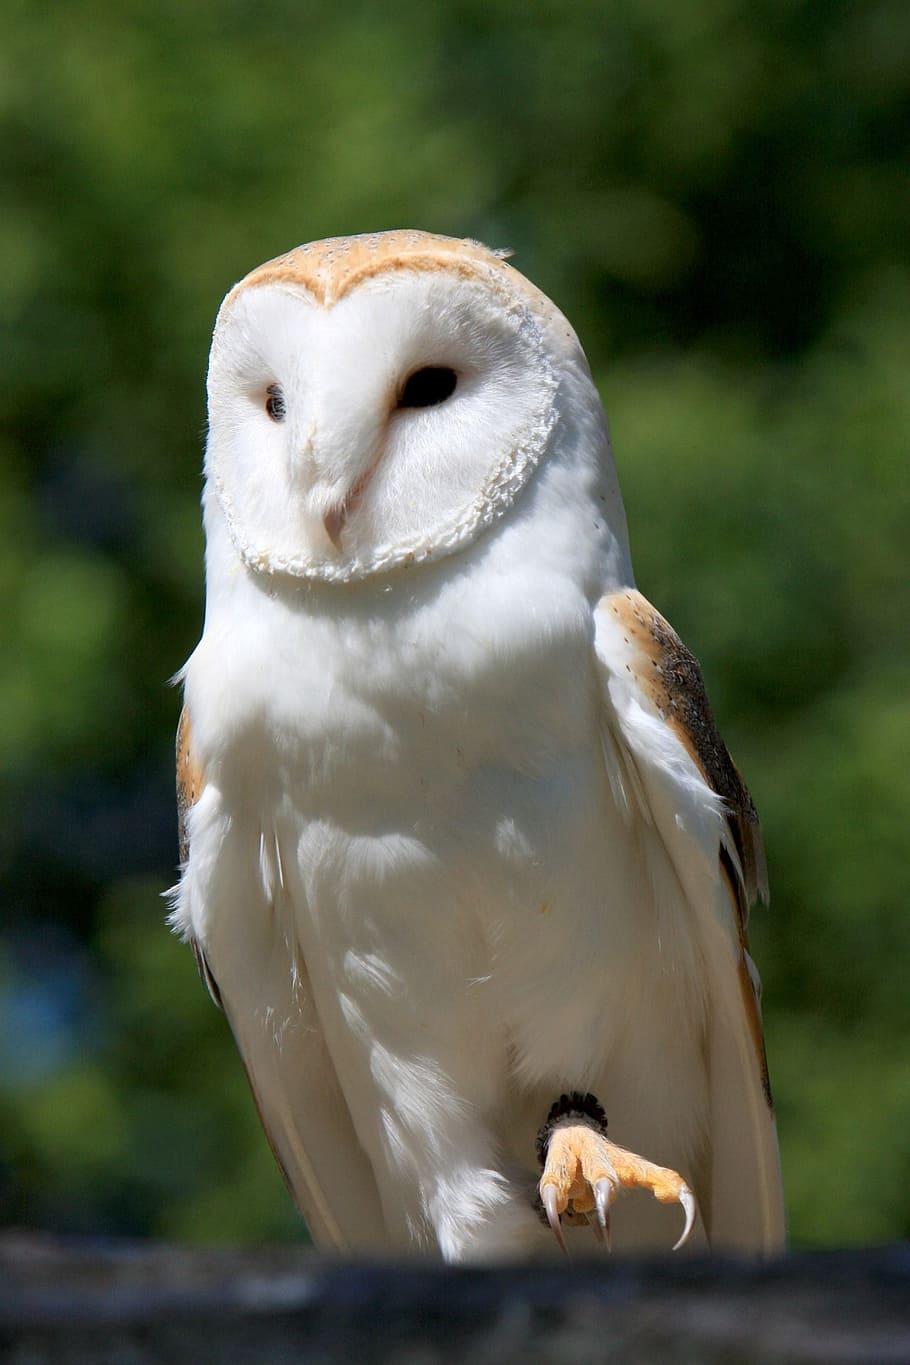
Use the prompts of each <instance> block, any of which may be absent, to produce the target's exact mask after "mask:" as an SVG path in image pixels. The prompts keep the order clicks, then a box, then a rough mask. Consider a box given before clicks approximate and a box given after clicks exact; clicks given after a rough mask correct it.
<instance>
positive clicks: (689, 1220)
mask: <svg viewBox="0 0 910 1365" xmlns="http://www.w3.org/2000/svg"><path fill="white" fill-rule="evenodd" d="M678 1197H679V1202H680V1204H682V1206H683V1210H684V1212H685V1215H686V1226H685V1227H684V1228H683V1230H682V1236H681V1237H680V1239H679V1241H678V1242H675V1243H674V1244H673V1250H674V1251H679V1249H680V1247H682V1246H685V1244H686V1242H688V1240H689V1233H690V1232H691V1231H692V1229H693V1227H694V1226H695V1195H694V1194H693V1193H692V1191H691V1190H690V1189H689V1186H688V1185H683V1187H682V1189H681V1190H680V1192H679V1196H678Z"/></svg>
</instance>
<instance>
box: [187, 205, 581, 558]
mask: <svg viewBox="0 0 910 1365" xmlns="http://www.w3.org/2000/svg"><path fill="white" fill-rule="evenodd" d="M566 365H572V366H574V367H576V368H577V367H579V366H580V367H581V369H582V370H584V374H585V375H587V370H586V367H585V364H584V360H583V357H582V355H581V351H580V348H579V347H578V343H577V340H576V338H575V335H574V333H573V332H572V329H571V328H570V327H569V325H568V323H567V322H566V321H565V319H564V318H563V317H562V315H561V314H560V313H559V312H558V310H557V309H556V308H555V307H554V306H553V305H552V304H551V303H550V302H549V300H548V299H547V298H546V297H545V296H544V295H543V294H541V293H540V291H539V290H537V289H535V288H534V286H533V285H531V284H529V283H528V281H527V280H525V279H524V278H523V276H521V275H520V274H519V273H518V272H517V271H516V270H513V269H512V268H511V266H509V265H507V264H506V262H505V261H504V260H503V259H502V257H501V256H498V255H497V254H496V253H495V252H492V251H489V250H487V249H486V248H485V247H482V246H480V245H478V244H477V243H474V242H468V241H460V240H457V239H454V238H448V237H436V236H432V235H430V234H427V233H423V232H409V231H401V232H388V233H377V234H374V235H371V236H363V237H350V238H336V239H330V240H328V241H325V242H316V243H313V244H311V245H309V246H302V247H298V248H297V249H296V250H294V251H291V252H289V253H288V254H287V255H286V256H281V257H278V258H277V259H276V260H274V261H269V262H267V263H266V264H265V265H263V266H260V267H259V268H258V269H257V270H254V271H253V272H252V274H250V275H248V276H247V277H246V278H245V279H244V280H241V282H240V283H239V284H238V285H236V286H235V287H234V288H233V289H232V290H231V292H230V293H229V294H228V296H227V298H226V299H225V301H224V303H223V304H222V307H221V310H220V312H219V314H218V320H217V322H216V325H215V335H214V339H213V343H212V352H211V360H210V365H209V376H208V398H209V441H208V449H207V456H206V469H207V474H208V478H209V480H210V481H211V483H212V485H213V486H214V488H215V490H216V492H217V495H218V500H219V502H220V505H221V508H222V510H223V512H224V515H225V518H226V521H227V524H228V527H229V530H230V534H231V537H232V539H233V542H234V545H235V547H236V549H237V550H238V552H239V554H240V555H241V557H242V559H243V560H244V562H245V563H246V564H247V565H248V566H249V568H251V569H252V570H254V571H256V572H259V573H267V574H271V573H280V574H290V575H293V576H296V577H300V578H309V579H317V580H322V581H339V582H345V581H350V580H354V579H358V578H362V577H364V576H366V575H370V574H375V573H380V572H383V571H385V570H388V569H391V568H394V567H396V566H399V565H402V564H407V563H411V562H414V561H419V560H425V559H438V558H441V557H443V556H445V555H447V554H451V553H453V552H454V551H457V550H459V549H462V548H463V547H464V546H466V545H467V544H469V543H470V542H471V541H472V540H474V539H475V538H476V537H477V536H479V535H480V534H481V533H482V532H483V531H484V529H485V528H486V527H487V526H489V525H491V524H492V523H493V522H495V521H496V520H497V518H499V517H500V516H501V515H502V514H503V513H504V512H505V510H506V509H507V508H508V507H509V506H510V505H511V504H512V503H513V502H514V500H515V499H516V497H517V496H518V494H519V492H520V491H521V489H522V488H523V487H524V485H525V484H526V483H527V481H528V480H529V478H530V477H531V475H532V473H533V471H534V470H535V468H536V466H537V465H538V464H539V462H540V461H541V459H542V458H543V456H544V454H545V452H546V451H547V447H548V444H549V443H550V441H551V438H552V434H553V430H554V427H555V425H556V421H557V394H558V391H559V388H560V383H561V379H562V377H563V370H564V369H565V366H566ZM587 382H588V383H589V382H590V381H589V380H588V381H587ZM592 393H593V388H592ZM596 401H597V400H596V395H595V396H594V402H595V403H596ZM597 406H598V408H599V404H598V405H597Z"/></svg>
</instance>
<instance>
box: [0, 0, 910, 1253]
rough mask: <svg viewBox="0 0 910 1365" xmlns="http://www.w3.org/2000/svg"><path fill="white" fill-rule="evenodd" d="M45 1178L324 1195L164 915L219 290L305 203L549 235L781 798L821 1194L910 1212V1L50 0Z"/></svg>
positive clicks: (18, 206)
mask: <svg viewBox="0 0 910 1365" xmlns="http://www.w3.org/2000/svg"><path fill="white" fill-rule="evenodd" d="M0 118H2V141H0V155H2V161H3V173H4V190H3V207H2V215H0V261H2V266H3V268H2V271H0V316H2V323H3V326H4V330H5V333H6V342H5V345H4V350H3V354H4V365H5V369H6V380H5V382H4V383H3V385H2V392H0V403H2V436H0V441H2V446H0V588H2V604H3V606H2V612H0V767H2V789H0V794H2V810H0V876H2V922H0V1218H2V1220H3V1221H4V1222H7V1223H24V1224H30V1225H34V1226H39V1227H47V1228H55V1229H67V1230H81V1231H114V1232H123V1233H132V1234H136V1233H138V1234H146V1233H148V1234H154V1235H164V1236H168V1237H180V1238H191V1239H205V1240H236V1239H254V1238H261V1237H283V1236H288V1237H294V1236H300V1235H301V1224H300V1223H299V1221H298V1220H297V1218H296V1216H295V1215H294V1213H293V1211H292V1209H291V1206H290V1202H289V1200H288V1198H287V1196H286V1194H285V1192H284V1188H283V1186H282V1184H281V1181H280V1179H279V1177H278V1175H277V1172H276V1171H275V1169H274V1167H273V1163H272V1159H271V1156H270V1154H269V1151H268V1148H267V1145H266V1142H265V1140H264V1138H263V1137H262V1134H261V1132H260V1129H259V1125H258V1121H257V1119H256V1117H255V1114H254V1112H253V1107H252V1104H251V1101H250V1099H249V1097H248V1094H247V1089H246V1084H245V1081H244V1078H243V1074H242V1070H241V1067H240V1063H239V1061H238V1059H237V1057H236V1055H235V1053H234V1050H233V1046H232V1043H231V1040H230V1038H229V1036H228V1032H227V1028H226V1026H225V1023H224V1020H223V1018H222V1017H221V1016H220V1015H219V1014H218V1012H217V1011H216V1010H215V1009H214V1007H213V1006H212V1005H211V1004H210V1002H209V1000H208V997H207V996H206V994H205V992H204V990H203V989H202V987H201V986H200V984H199V983H198V981H197V978H196V974H195V969H194V966H193V963H192V959H191V956H190V953H189V952H188V951H187V949H186V948H184V947H181V946H180V945H179V944H178V943H177V942H176V940H174V939H173V938H172V937H171V936H170V935H169V933H168V931H167V929H166V928H165V924H164V914H165V906H164V903H163V902H162V900H161V899H160V893H161V892H162V890H163V889H164V888H165V887H166V886H167V885H168V884H169V883H170V882H172V881H173V880H174V877H175V863H176V841H175V832H174V817H173V801H172V787H173V779H172V747H171V746H172V735H173V731H174V727H175V723H176V719H177V714H178V710H179V698H178V695H177V693H176V692H175V691H174V690H173V689H171V688H169V686H168V682H167V679H168V677H169V675H171V674H172V673H173V672H174V671H175V670H176V669H177V668H179V666H180V665H181V663H182V662H183V660H184V659H185V658H186V656H187V655H188V653H189V652H190V650H191V649H192V647H193V645H194V643H195V640H196V638H197V635H198V632H199V629H200V624H201V611H202V594H203V581H202V549H203V547H202V537H201V532H200V529H199V508H198V502H199V492H200V463H201V448H202V440H203V429H204V421H205V414H204V387H203V385H204V374H205V365H206V354H207V349H208V341H209V335H210V330H211V325H212V320H213V318H214V314H215V311H216V308H217V306H218V303H219V301H220V299H221V297H222V295H223V294H224V293H225V291H226V289H227V288H228V286H229V285H230V284H231V283H232V282H233V281H234V280H235V279H237V278H238V277H239V276H241V275H242V274H244V273H245V272H246V271H247V270H248V269H250V268H251V267H253V266H254V265H256V264H258V263H259V262H260V261H262V260H264V259H266V258H267V257H269V256H273V255H275V254H277V253H279V252H281V251H283V250H285V249H287V248H288V247H290V246H292V245H294V244H296V243H298V242H301V241H306V240H310V239H314V238H318V237H323V236H328V235H332V234H336V233H347V232H357V231H366V230H371V229H375V228H384V227H398V226H419V227H425V228H428V229H431V230H434V231H437V232H444V233H450V234H454V235H466V236H472V237H478V238H480V239H482V240H484V241H486V242H488V243H490V244H491V245H494V246H511V247H512V248H514V250H515V258H514V259H515V264H516V265H517V266H518V268H519V269H520V270H522V271H523V272H524V273H526V274H528V275H529V276H530V277H531V278H532V279H534V280H535V281H536V282H537V283H538V284H539V285H540V286H541V287H542V288H543V289H544V290H545V291H546V292H547V293H549V294H551V295H552V297H553V298H554V299H555V300H556V301H557V302H558V303H559V304H560V306H561V307H562V308H563V310H564V311H565V312H566V313H567V314H568V315H569V317H570V318H571V319H572V321H573V322H574V323H575V325H576V327H577V329H578V331H579V333H580V335H581V337H582V340H583V342H584V344H585V345H586V347H587V350H588V353H589V356H590V358H591V362H592V367H593V369H594V371H595V376H596V378H597V380H598V382H599V385H600V388H601V392H602V394H603V396H604V399H605V402H606V406H607V409H608V412H609V413H610V416H611V422H612V427H613V435H614V444H615V448H616V454H617V459H618V463H619V468H620V475H621V478H622V481H623V487H624V491H625V498H626V505H627V510H628V516H629V522H630V527H631V533H632V544H633V551H634V554H635V559H636V565H637V571H638V577H639V583H640V586H641V587H642V589H643V591H644V592H645V593H646V594H647V596H648V597H650V598H651V599H652V600H653V601H654V602H655V603H656V604H657V605H658V606H659V607H660V608H661V609H662V610H663V611H664V612H665V613H666V615H667V616H669V618H670V619H671V620H672V621H673V623H674V624H675V625H676V627H677V629H678V630H679V631H680V633H681V634H682V635H683V637H684V638H685V639H686V640H687V642H688V643H689V644H690V646H691V647H692V648H693V649H694V650H695V651H696V653H697V654H698V655H699V656H700V658H701V660H702V662H703V665H704V669H705V673H706V676H707V680H708V684H709V690H710V692H711V694H712V697H713V699H714V702H715V706H716V710H717V712H718V716H719V719H720V721H721V724H722V728H723V730H724V732H725V735H726V736H727V738H728V741H729V743H730V745H731V748H732V749H733V750H734V752H735V754H736V755H737V758H738V759H739V761H740V764H741V766H742V768H743V769H744V771H745V772H746V774H747V776H748V779H749V782H750V785H751V786H752V789H753V792H754V794H755V796H756V800H757V802H758V805H759V807H760V810H761V812H762V815H763V821H764V827H765V831H766V838H767V844H768V854H769V862H770V866H771V877H772V905H771V907H770V909H769V910H764V909H760V910H757V911H756V912H755V914H754V916H753V944H754V949H755V954H756V956H757V958H758V961H759V964H760V967H761V970H762V974H763V977H764V981H765V1008H766V1022H767V1032H768V1042H769V1051H770V1057H771V1065H772V1077H773V1080H774V1084H775V1090H776V1096H777V1102H778V1114H779V1126H780V1133H781V1141H782V1147H783V1158H784V1170H785V1176H786V1184H787V1191H788V1201H789V1210H790V1222H791V1230H792V1236H793V1240H794V1241H795V1242H797V1243H803V1244H805V1243H831V1242H838V1243H856V1242H867V1241H872V1240H882V1239H887V1238H893V1237H898V1236H907V1235H910V1058H908V1053H907V1022H908V1017H910V1009H908V1000H910V992H908V956H907V953H906V951H905V942H906V933H907V931H906V929H905V924H906V917H907V907H908V905H910V859H908V856H907V823H908V815H910V644H908V620H910V583H908V560H910V479H908V471H907V433H908V430H910V378H908V377H910V326H908V319H910V263H908V243H910V232H908V224H910V162H908V156H907V152H908V147H907V133H908V129H910V6H908V5H907V4H906V2H905V0H687V2H686V3H680V0H598V2H597V3H594V2H593V0H574V3H571V4H567V3H566V2H565V0H542V2H541V3H534V4H531V3H528V0H449V3H447V4H446V5H434V4H432V3H427V0H392V2H391V3H387V4H385V5H382V6H379V5H375V4H370V5H367V4H364V5H357V4H349V5H341V4H339V5H337V6H330V5H314V4H310V3H307V2H306V0H294V2H292V0H284V3H281V0H265V2H263V0H260V2H259V3H255V4H254V3H252V0H221V2H220V3H215V0H208V3H206V0H195V2H194V0H159V3H157V4H154V5H153V4H150V3H147V2H146V3H139V2H138V0H123V3H121V4H119V5H116V6H111V5H110V4H108V3H103V4H102V3H100V0H68V3H66V4H65V5H56V6H51V5H48V4H46V3H39V0H8V4H7V6H6V11H5V17H4V32H3V43H2V50H0Z"/></svg>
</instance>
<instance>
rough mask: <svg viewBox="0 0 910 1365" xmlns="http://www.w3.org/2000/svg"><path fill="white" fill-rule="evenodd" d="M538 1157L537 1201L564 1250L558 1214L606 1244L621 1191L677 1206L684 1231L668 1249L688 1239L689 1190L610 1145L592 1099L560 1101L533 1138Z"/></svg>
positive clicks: (692, 1208)
mask: <svg viewBox="0 0 910 1365" xmlns="http://www.w3.org/2000/svg"><path fill="white" fill-rule="evenodd" d="M538 1154H539V1156H540V1160H541V1165H542V1166H543V1175H542V1176H541V1180H540V1186H539V1189H540V1198H541V1202H542V1204H543V1207H544V1210H545V1211H546V1215H547V1221H548V1223H549V1224H550V1227H551V1228H552V1229H553V1232H554V1234H555V1236H556V1239H557V1241H558V1242H559V1245H560V1246H561V1247H562V1248H563V1250H564V1251H565V1250H566V1245H565V1241H564V1238H563V1235H562V1227H561V1216H562V1215H563V1214H566V1215H569V1216H570V1221H574V1222H582V1223H586V1222H590V1223H593V1226H594V1232H595V1235H596V1236H597V1237H598V1241H605V1242H606V1243H607V1245H608V1246H609V1245H610V1209H611V1206H612V1204H613V1201H614V1200H615V1198H616V1195H617V1194H618V1193H619V1191H620V1190H621V1189H645V1190H650V1191H651V1193H652V1194H653V1195H654V1197H655V1199H657V1200H659V1201H660V1203H662V1204H669V1203H673V1202H677V1203H679V1204H681V1205H682V1208H683V1212H684V1213H685V1226H684V1228H683V1231H682V1236H681V1237H680V1238H679V1240H678V1241H677V1242H676V1244H675V1246H674V1247H673V1250H674V1251H677V1250H678V1249H679V1248H680V1247H681V1246H683V1245H685V1243H686V1241H687V1240H688V1238H689V1234H690V1233H691V1231H692V1228H693V1227H694V1225H695V1214H696V1204H695V1196H694V1195H693V1193H692V1191H691V1190H690V1189H689V1186H688V1185H687V1184H686V1182H685V1181H684V1180H683V1178H682V1176H680V1175H678V1174H677V1172H676V1171H672V1170H669V1169H668V1168H667V1167H665V1166H658V1165H656V1164H655V1163H654V1162H653V1161H647V1160H646V1159H645V1158H644V1157H640V1156H638V1155H637V1154H636V1153H635V1152H629V1151H627V1150H626V1149H625V1148H624V1147H618V1146H617V1145H616V1144H615V1143H614V1142H610V1141H609V1140H608V1138H607V1121H606V1116H605V1115H604V1112H603V1109H602V1108H601V1106H600V1104H599V1103H598V1101H597V1100H596V1099H595V1097H594V1096H593V1095H580V1094H573V1095H563V1096H561V1098H560V1099H559V1100H558V1101H557V1102H556V1104H554V1105H553V1108H552V1109H551V1110H550V1113H549V1116H548V1118H547V1123H546V1124H545V1126H544V1127H543V1128H542V1129H541V1131H540V1134H539V1135H538ZM592 1214H593V1217H591V1215H592ZM598 1234H599V1235H598Z"/></svg>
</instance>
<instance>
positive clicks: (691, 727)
mask: <svg viewBox="0 0 910 1365" xmlns="http://www.w3.org/2000/svg"><path fill="white" fill-rule="evenodd" d="M603 606H605V607H606V609H607V610H608V611H610V612H611V613H612V615H613V616H614V618H615V619H616V621H617V623H618V624H619V626H620V627H621V628H622V632H623V638H624V640H625V642H626V644H627V645H629V646H630V647H631V649H632V651H633V656H632V662H631V664H630V667H631V669H632V673H633V675H634V677H635V680H636V682H637V683H638V685H639V687H640V688H641V690H642V692H643V693H644V694H645V696H646V697H647V698H648V700H649V701H650V702H651V703H652V705H653V706H654V707H655V709H656V710H657V712H658V714H659V715H660V716H661V717H662V719H663V720H665V721H666V723H667V725H669V727H670V729H671V730H672V731H673V732H674V734H675V735H676V736H677V738H678V739H679V740H680V741H681V742H682V743H683V744H684V745H685V747H686V749H687V751H688V752H689V754H690V755H691V757H692V759H693V760H694V761H695V763H696V764H697V765H698V767H699V768H700V769H701V772H702V774H703V775H704V778H705V781H706V782H707V783H708V784H709V786H710V787H711V788H712V789H713V790H714V791H716V792H717V793H718V795H720V796H722V797H723V798H724V802H725V804H726V807H727V824H728V826H729V829H730V835H731V839H732V842H733V846H734V848H735V849H736V852H737V854H738V857H739V863H740V867H741V868H742V875H740V872H739V871H738V869H737V868H736V865H735V863H734V860H733V857H732V855H731V853H730V852H729V850H728V849H726V848H724V847H723V846H722V847H721V850H720V871H721V876H722V877H723V879H724V882H725V884H726V887H727V890H728V892H729V896H730V902H731V904H732V906H733V910H734V917H735V922H736V926H737V930H738V934H739V963H738V966H737V973H738V977H739V985H740V993H741V995H742V1001H743V1008H744V1010H745V1013H746V1020H747V1024H748V1029H749V1036H750V1037H751V1039H752V1045H753V1047H754V1049H755V1055H756V1058H757V1060H758V1066H759V1073H760V1075H761V1083H762V1089H763V1090H764V1094H765V1099H766V1100H767V1103H768V1108H769V1109H772V1110H773V1107H774V1104H773V1100H772V1098H771V1083H770V1080H769V1077H768V1059H767V1055H766V1053H765V1038H764V1031H763V1029H762V1020H761V1003H760V1001H759V997H758V992H757V989H756V986H755V982H754V981H753V979H752V974H751V972H750V970H749V958H748V949H749V944H748V938H747V933H746V922H747V919H748V913H749V901H750V900H751V899H753V898H754V897H755V895H756V894H760V895H761V896H762V897H763V898H767V872H766V868H765V854H764V849H763V847H762V841H761V830H760V828H759V823H758V812H757V811H756V809H755V804H754V802H753V800H752V797H751V796H750V795H749V790H748V788H747V787H746V784H745V782H744V781H743V779H742V777H741V776H740V773H739V770H738V768H737V767H736V764H735V763H734V762H733V759H732V758H731V757H730V754H729V753H728V751H727V747H726V745H725V744H724V742H723V740H722V739H721V737H720V733H719V731H718V729H717V725H716V723H715V721H714V717H713V715H712V713H711V706H710V703H709V702H708V697H707V694H706V692H705V684H704V679H703V678H702V675H701V669H700V668H699V666H698V661H697V659H696V658H695V657H694V655H693V654H692V653H691V652H690V651H689V650H688V649H687V648H686V646H685V645H684V644H683V642H682V640H680V638H679V636H678V635H677V634H676V631H675V630H674V629H673V627H672V626H671V625H669V623H668V622H667V621H665V620H664V618H663V617H662V616H661V615H660V613H659V612H658V611H655V609H654V607H652V606H651V603H650V602H649V601H648V600H647V598H646V597H643V596H642V594H641V593H640V592H638V591H637V590H636V589H634V588H629V589H624V590H623V591H622V592H618V593H613V594H612V595H611V596H609V597H607V598H605V599H604V602H603Z"/></svg>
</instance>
